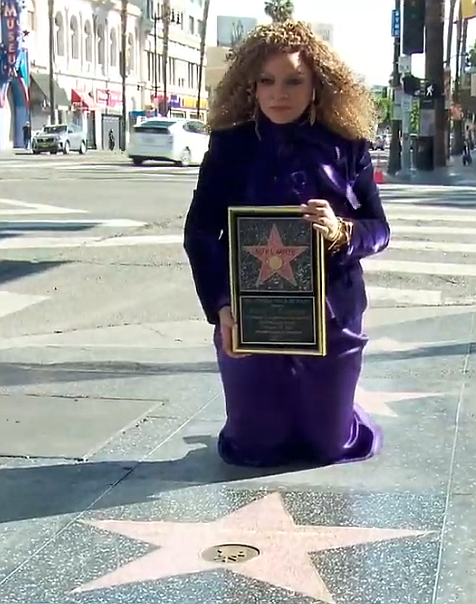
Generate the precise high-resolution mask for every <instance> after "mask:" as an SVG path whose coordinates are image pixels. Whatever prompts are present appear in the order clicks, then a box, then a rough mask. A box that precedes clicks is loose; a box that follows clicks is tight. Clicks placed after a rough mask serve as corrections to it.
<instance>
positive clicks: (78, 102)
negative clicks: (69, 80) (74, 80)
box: [71, 88, 97, 111]
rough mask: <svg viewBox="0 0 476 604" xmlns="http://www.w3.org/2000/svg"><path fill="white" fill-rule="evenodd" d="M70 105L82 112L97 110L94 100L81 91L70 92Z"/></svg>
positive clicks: (73, 90)
mask: <svg viewBox="0 0 476 604" xmlns="http://www.w3.org/2000/svg"><path fill="white" fill-rule="evenodd" d="M71 103H72V104H73V106H75V107H76V108H78V109H83V110H84V111H95V110H96V109H97V105H96V103H95V102H94V100H93V99H92V98H91V97H90V96H89V94H88V93H87V92H84V91H83V90H75V89H74V88H73V89H72V90H71Z"/></svg>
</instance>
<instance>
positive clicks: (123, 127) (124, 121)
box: [120, 0, 132, 151]
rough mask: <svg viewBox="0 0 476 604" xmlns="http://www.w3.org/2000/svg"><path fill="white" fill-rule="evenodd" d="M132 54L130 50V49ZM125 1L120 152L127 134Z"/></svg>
mask: <svg viewBox="0 0 476 604" xmlns="http://www.w3.org/2000/svg"><path fill="white" fill-rule="evenodd" d="M131 52H132V49H131ZM126 72H127V0H121V83H122V123H121V140H120V143H121V151H125V150H126V132H127V98H126V95H127V89H126V82H127V73H126Z"/></svg>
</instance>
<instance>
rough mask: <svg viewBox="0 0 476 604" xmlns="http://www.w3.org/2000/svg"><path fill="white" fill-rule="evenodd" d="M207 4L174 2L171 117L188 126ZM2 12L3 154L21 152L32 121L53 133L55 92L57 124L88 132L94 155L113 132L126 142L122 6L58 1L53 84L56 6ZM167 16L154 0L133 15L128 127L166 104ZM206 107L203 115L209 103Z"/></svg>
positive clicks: (21, 2) (23, 2) (11, 0)
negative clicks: (47, 126) (51, 53)
mask: <svg viewBox="0 0 476 604" xmlns="http://www.w3.org/2000/svg"><path fill="white" fill-rule="evenodd" d="M50 1H51V0H50ZM178 1H179V2H180V0H178ZM202 2H203V0H186V1H184V0H182V4H178V5H177V6H174V4H173V2H172V6H171V9H172V11H171V12H172V14H171V23H170V30H169V52H168V54H169V60H168V80H167V98H168V107H169V112H171V113H172V114H180V115H184V116H188V115H190V114H191V113H192V111H193V112H195V105H196V99H197V95H198V91H197V85H198V73H199V59H200V27H201V25H200V17H201V13H202V10H203V8H202ZM1 6H2V13H1V14H2V28H1V30H2V44H3V45H4V46H3V47H0V85H1V89H0V90H1V92H2V94H1V97H0V149H2V148H8V147H12V146H17V147H18V146H21V144H22V128H23V125H24V124H25V122H26V121H27V120H29V121H30V122H31V127H32V130H33V131H35V130H38V129H40V128H41V127H42V126H43V125H44V124H47V123H49V121H50V105H51V99H50V86H53V105H54V107H55V118H56V121H57V122H73V123H76V124H78V125H80V126H82V127H83V129H84V130H85V131H87V133H88V144H89V146H90V147H91V148H101V147H102V148H104V147H105V146H106V145H107V139H108V136H107V133H108V132H109V131H110V130H113V132H114V134H115V138H116V141H117V142H120V133H121V132H122V127H121V121H122V105H123V99H122V77H121V47H122V46H121V2H120V0H61V2H60V1H59V0H56V1H55V4H54V10H53V26H54V73H53V81H52V82H51V81H50V79H51V78H50V73H49V45H48V35H49V24H50V22H49V18H48V0H1ZM163 15H164V10H163V6H162V5H160V4H155V3H153V2H151V1H150V0H134V1H133V2H129V3H128V5H127V32H126V76H127V77H126V97H125V102H126V111H127V114H128V118H129V119H128V122H129V124H128V126H130V125H132V124H134V123H135V121H136V120H137V119H139V118H140V116H146V115H150V113H151V112H152V113H155V112H156V111H157V110H158V107H159V101H160V100H162V101H163V100H164V99H163V94H164V91H163V82H162V80H163V77H162V76H163V74H162V69H160V68H156V65H157V66H159V65H160V64H161V57H162V48H163V39H162V33H163ZM12 32H13V33H12ZM154 34H155V35H156V38H154ZM7 43H8V44H7ZM155 51H156V52H155ZM156 57H157V59H156ZM161 97H162V98H161ZM202 98H203V102H202V108H203V112H205V111H206V106H207V105H206V95H205V94H202Z"/></svg>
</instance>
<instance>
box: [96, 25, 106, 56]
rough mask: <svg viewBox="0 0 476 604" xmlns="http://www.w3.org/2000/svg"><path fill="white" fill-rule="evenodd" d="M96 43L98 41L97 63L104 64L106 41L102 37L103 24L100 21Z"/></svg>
mask: <svg viewBox="0 0 476 604" xmlns="http://www.w3.org/2000/svg"><path fill="white" fill-rule="evenodd" d="M97 43H98V64H99V65H105V63H106V52H105V51H106V41H105V39H104V25H102V24H101V23H100V24H99V25H98V29H97Z"/></svg>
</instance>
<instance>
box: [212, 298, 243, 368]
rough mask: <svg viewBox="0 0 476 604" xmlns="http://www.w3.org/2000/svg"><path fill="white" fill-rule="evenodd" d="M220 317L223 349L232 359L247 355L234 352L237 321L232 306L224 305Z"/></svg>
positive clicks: (219, 312) (219, 313)
mask: <svg viewBox="0 0 476 604" xmlns="http://www.w3.org/2000/svg"><path fill="white" fill-rule="evenodd" d="M218 317H219V320H220V335H221V342H222V347H223V351H224V352H225V353H226V354H227V355H228V356H229V357H231V358H232V359H241V358H243V357H244V356H247V355H245V354H238V353H236V352H233V347H232V334H233V329H234V327H235V325H236V321H235V319H234V318H233V315H232V314H231V307H230V306H223V308H220V310H219V311H218Z"/></svg>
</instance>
